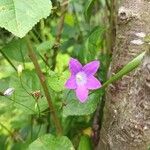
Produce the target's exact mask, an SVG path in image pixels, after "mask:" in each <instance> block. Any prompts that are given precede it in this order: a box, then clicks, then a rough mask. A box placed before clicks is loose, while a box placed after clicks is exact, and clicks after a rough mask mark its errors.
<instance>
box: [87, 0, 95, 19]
mask: <svg viewBox="0 0 150 150" xmlns="http://www.w3.org/2000/svg"><path fill="white" fill-rule="evenodd" d="M94 2H95V0H87V1H86V5H85V9H84V15H85V18H86V19H87V20H89V19H90V17H91V14H92V13H91V12H92V8H93V4H94Z"/></svg>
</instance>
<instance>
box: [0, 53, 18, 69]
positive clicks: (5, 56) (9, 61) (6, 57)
mask: <svg viewBox="0 0 150 150" xmlns="http://www.w3.org/2000/svg"><path fill="white" fill-rule="evenodd" d="M0 53H1V54H2V55H3V57H4V58H5V59H6V60H7V61H8V63H9V64H10V65H11V66H12V67H13V68H14V69H15V71H17V68H16V67H15V65H14V64H13V63H12V62H11V60H10V59H9V58H8V56H7V55H6V54H5V53H4V52H3V51H2V50H0Z"/></svg>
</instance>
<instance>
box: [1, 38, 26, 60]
mask: <svg viewBox="0 0 150 150" xmlns="http://www.w3.org/2000/svg"><path fill="white" fill-rule="evenodd" d="M2 52H3V53H4V54H5V55H6V56H7V57H9V58H10V59H13V60H15V61H19V62H24V61H27V60H29V58H28V53H27V44H26V41H25V39H19V40H12V41H11V42H9V43H8V44H6V45H5V46H4V47H3V49H2ZM16 53H17V55H16Z"/></svg>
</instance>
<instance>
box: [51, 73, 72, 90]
mask: <svg viewBox="0 0 150 150" xmlns="http://www.w3.org/2000/svg"><path fill="white" fill-rule="evenodd" d="M68 78H69V72H68V71H65V72H62V73H55V72H53V71H51V72H50V75H49V77H48V83H49V86H50V87H51V88H52V89H53V90H54V91H56V92H60V91H63V90H64V89H65V86H64V85H65V82H66V80H67V79H68Z"/></svg>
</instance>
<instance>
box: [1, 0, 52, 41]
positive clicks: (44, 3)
mask: <svg viewBox="0 0 150 150" xmlns="http://www.w3.org/2000/svg"><path fill="white" fill-rule="evenodd" d="M51 8H52V5H51V1H50V0H1V1H0V27H4V28H5V29H6V30H8V31H10V32H11V33H13V34H14V35H16V36H18V37H20V38H22V37H23V36H25V34H26V33H27V32H28V31H30V30H31V29H32V27H33V26H34V25H35V24H36V23H37V22H38V21H39V20H40V19H42V18H46V17H47V16H48V15H49V14H50V12H51Z"/></svg>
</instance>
